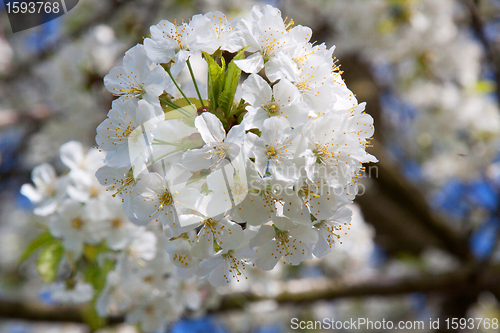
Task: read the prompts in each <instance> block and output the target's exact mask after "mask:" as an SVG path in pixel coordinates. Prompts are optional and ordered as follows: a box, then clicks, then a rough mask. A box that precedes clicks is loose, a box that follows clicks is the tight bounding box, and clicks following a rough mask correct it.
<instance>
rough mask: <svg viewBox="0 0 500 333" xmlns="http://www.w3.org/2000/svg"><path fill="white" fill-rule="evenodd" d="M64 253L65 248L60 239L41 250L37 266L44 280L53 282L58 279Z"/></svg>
mask: <svg viewBox="0 0 500 333" xmlns="http://www.w3.org/2000/svg"><path fill="white" fill-rule="evenodd" d="M63 253H64V249H63V247H62V245H61V242H60V241H57V242H54V243H52V244H50V245H48V246H47V247H45V248H44V249H43V250H42V252H40V255H39V256H38V260H37V265H36V268H37V271H38V274H40V278H41V279H42V281H43V282H45V283H51V282H53V281H54V280H55V279H56V277H57V269H58V268H59V262H60V261H61V258H62V255H63Z"/></svg>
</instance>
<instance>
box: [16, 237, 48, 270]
mask: <svg viewBox="0 0 500 333" xmlns="http://www.w3.org/2000/svg"><path fill="white" fill-rule="evenodd" d="M54 241H55V239H54V237H53V236H52V235H51V234H50V232H48V231H46V232H44V233H42V234H40V235H39V236H38V237H37V238H35V239H34V240H32V241H31V243H30V244H29V245H28V247H27V248H26V249H25V250H24V252H23V254H22V255H21V258H19V264H22V263H23V262H24V261H25V260H26V259H28V258H29V257H30V256H31V255H32V254H33V253H34V252H35V251H36V250H38V249H39V248H41V247H43V246H45V245H48V244H50V243H53V242H54Z"/></svg>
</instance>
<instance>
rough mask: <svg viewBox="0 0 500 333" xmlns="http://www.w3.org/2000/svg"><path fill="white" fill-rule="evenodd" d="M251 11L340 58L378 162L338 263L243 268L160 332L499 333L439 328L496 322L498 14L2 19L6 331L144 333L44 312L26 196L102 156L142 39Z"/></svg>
mask: <svg viewBox="0 0 500 333" xmlns="http://www.w3.org/2000/svg"><path fill="white" fill-rule="evenodd" d="M4 1H5V0H4ZM255 4H258V5H263V4H271V5H273V6H276V7H278V8H280V9H281V11H282V12H283V17H285V16H286V17H289V18H293V20H294V22H295V24H301V25H307V26H309V27H311V28H312V30H313V32H314V35H313V38H312V40H316V41H317V42H318V43H319V44H320V43H323V42H325V43H326V45H327V46H328V47H330V46H332V45H336V50H335V53H334V55H335V56H336V57H337V58H338V59H339V63H340V64H341V70H342V71H343V77H344V79H345V81H346V83H347V86H348V87H349V88H350V89H351V90H352V91H353V92H354V93H355V94H356V95H357V98H358V100H359V101H360V102H362V101H365V102H367V113H369V114H371V115H372V116H373V117H374V119H375V128H376V131H375V137H374V140H373V141H372V145H373V147H372V148H370V152H371V153H372V154H374V155H375V156H377V158H378V159H379V161H380V162H379V163H377V164H375V165H370V166H367V170H366V175H365V177H364V179H363V181H362V184H363V189H364V191H362V193H361V194H360V195H359V196H358V197H357V198H356V200H355V202H356V205H354V206H353V207H352V209H353V211H354V216H353V222H352V223H351V228H350V230H349V232H348V233H347V234H346V235H342V239H341V240H342V244H339V245H338V246H337V247H335V248H334V250H333V251H332V253H330V254H328V255H327V256H326V257H324V258H322V259H313V260H310V261H307V262H303V263H302V264H301V265H300V266H298V267H282V266H279V265H278V266H277V267H276V268H275V269H274V270H273V271H271V272H262V271H252V272H251V273H250V274H249V280H248V281H244V282H241V283H234V282H233V283H232V284H231V285H230V286H228V287H225V288H220V289H217V290H215V292H213V293H211V295H212V296H211V297H210V299H209V300H207V301H206V302H205V303H204V305H203V307H202V309H201V311H197V312H196V313H184V314H183V316H182V317H181V318H180V319H179V321H177V322H173V323H171V324H170V325H169V326H168V331H172V332H288V331H292V329H291V318H298V319H299V320H323V319H324V318H334V319H336V320H350V319H351V318H355V319H357V318H367V319H370V320H373V321H376V320H382V319H385V320H392V321H394V322H397V321H400V320H402V321H411V322H413V321H416V320H422V321H424V322H425V323H426V325H425V327H424V328H423V329H420V330H416V329H415V330H414V331H420V332H435V331H439V332H449V331H461V332H477V331H481V332H497V331H498V328H497V329H495V328H494V327H493V326H490V327H489V328H488V327H485V326H484V325H480V327H476V328H474V329H460V328H458V329H456V330H455V329H451V328H449V329H447V328H446V325H445V321H444V320H445V319H446V318H490V319H491V320H493V318H497V319H498V318H500V305H499V303H498V300H500V242H499V241H498V240H499V238H500V237H499V229H500V206H499V200H500V199H499V194H500V192H499V191H500V149H499V148H500V140H499V139H500V107H499V103H500V99H499V96H500V95H499V94H500V85H499V82H500V81H499V80H500V1H497V0H309V1H307V2H306V1H302V0H274V1H271V0H270V1H264V2H255V1H250V0H234V1H229V0H227V1H225V0H162V1H154V0H136V1H128V0H80V2H79V4H78V5H77V7H75V8H74V9H73V10H71V11H70V12H69V13H68V14H66V15H64V16H63V17H60V18H57V19H55V20H53V21H50V22H48V23H46V24H44V25H42V26H39V27H36V28H32V29H29V30H26V31H23V32H19V33H15V34H13V33H12V30H11V27H10V25H9V21H8V19H7V15H6V12H5V7H4V5H3V4H2V5H0V332H13V333H14V332H16V333H20V332H23V333H24V332H27V333H28V332H89V331H95V330H98V331H99V332H139V330H138V328H137V327H136V326H129V325H125V324H123V323H122V322H123V318H122V317H120V316H115V317H113V318H110V319H108V320H107V321H104V322H100V323H99V324H98V325H95V323H94V324H93V323H92V322H91V319H89V317H88V316H86V315H85V314H86V311H85V306H84V305H71V306H63V305H54V304H52V303H53V302H51V299H50V297H48V296H47V292H49V293H50V291H48V290H47V288H46V286H45V285H44V284H43V282H42V281H41V280H40V278H39V277H38V275H37V273H36V270H35V268H34V265H33V262H31V263H30V261H27V262H26V263H24V264H22V265H18V262H19V258H20V256H21V255H22V253H23V252H24V250H25V248H26V247H27V246H28V244H29V243H30V241H31V240H32V239H33V238H34V237H36V236H37V231H36V228H35V226H36V225H37V223H42V222H40V219H41V218H40V217H37V216H34V215H32V214H31V210H32V207H31V204H30V202H29V200H28V199H27V198H25V197H24V196H22V195H21V194H20V192H19V190H20V187H21V185H22V184H24V183H27V182H30V175H31V170H32V168H33V167H35V166H36V165H39V164H41V163H44V162H48V163H51V164H53V165H54V166H55V167H56V169H57V170H58V171H59V172H61V173H62V172H64V170H65V167H64V165H63V164H62V163H61V161H60V160H59V147H60V146H61V145H62V144H63V143H65V142H67V141H69V140H79V141H81V142H82V143H83V144H84V145H86V146H88V147H92V146H93V145H95V142H94V138H95V133H96V132H95V129H96V127H97V125H98V124H99V123H100V122H101V121H103V120H104V119H105V117H106V114H107V112H108V110H109V109H110V105H111V101H112V99H113V96H112V95H111V94H109V93H108V92H107V91H106V90H105V88H104V85H103V77H104V76H105V75H106V74H107V73H108V71H109V70H110V68H111V67H113V66H115V65H117V64H119V63H120V61H121V59H122V57H123V54H124V52H125V51H126V50H127V49H129V48H130V47H132V46H133V45H135V44H137V43H140V42H142V39H143V37H145V36H148V35H149V27H150V26H151V25H153V24H156V23H157V22H159V21H160V20H161V19H168V20H171V21H173V20H174V19H178V20H180V19H184V20H187V19H189V18H190V17H191V16H192V15H194V14H198V13H206V12H209V11H215V10H220V11H222V12H224V13H225V14H227V15H228V16H231V17H237V16H241V15H243V16H244V15H247V14H248V12H249V10H250V9H251V8H252V6H253V5H255ZM202 288H209V287H208V286H207V287H202ZM429 318H432V319H433V320H437V319H438V318H440V319H441V321H440V323H441V325H440V328H439V329H431V328H430V327H429V324H428V323H429ZM497 327H498V326H497ZM357 330H358V331H367V332H371V331H373V330H370V329H366V327H365V328H362V327H360V328H358V329H357ZM308 331H309V332H316V331H321V330H314V329H312V330H308ZM340 331H342V330H340ZM352 331H355V330H352ZM378 331H381V332H383V331H384V330H378ZM392 331H401V332H403V331H409V330H397V329H395V330H392Z"/></svg>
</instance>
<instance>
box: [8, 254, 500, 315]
mask: <svg viewBox="0 0 500 333" xmlns="http://www.w3.org/2000/svg"><path fill="white" fill-rule="evenodd" d="M476 270H477V267H476V266H475V265H472V264H470V265H465V266H463V267H461V268H459V269H457V270H453V271H450V272H447V273H442V274H433V273H422V274H420V275H418V276H414V277H402V278H389V279H388V278H380V277H378V278H374V279H372V280H371V281H369V282H360V283H346V282H337V281H332V280H331V279H304V280H290V281H287V282H285V286H284V288H283V291H282V292H281V293H280V294H278V295H277V296H276V297H266V296H260V295H256V294H254V293H236V294H231V295H227V296H224V297H223V298H222V300H221V303H220V305H219V307H218V308H216V309H214V310H213V312H225V311H231V310H238V309H243V308H244V307H245V306H247V305H249V304H250V303H252V302H259V301H268V300H273V301H276V302H277V303H279V304H309V303H313V302H316V301H319V300H335V299H340V298H353V297H354V298H357V297H373V296H398V295H404V294H410V293H416V292H418V293H425V294H449V295H455V294H458V293H460V292H461V291H464V290H467V291H468V292H471V291H474V292H479V291H480V290H490V291H492V292H498V291H499V289H500V286H499V285H498V281H499V280H500V265H496V266H489V267H487V268H486V269H485V270H484V271H483V274H482V275H481V278H480V279H478V280H477V281H476V283H475V284H474V285H472V286H471V285H470V276H471V274H472V273H473V272H474V271H476ZM81 312H82V307H77V306H72V307H70V306H56V307H54V306H47V305H43V304H35V303H30V304H25V303H16V302H8V301H0V318H9V319H23V320H34V321H58V322H60V321H66V322H68V321H71V322H83V321H84V320H83V318H82V315H81ZM121 321H123V318H121V317H115V318H111V320H110V323H119V322H121Z"/></svg>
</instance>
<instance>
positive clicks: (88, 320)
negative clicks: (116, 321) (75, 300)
mask: <svg viewBox="0 0 500 333" xmlns="http://www.w3.org/2000/svg"><path fill="white" fill-rule="evenodd" d="M94 303H95V302H92V304H89V305H88V306H86V307H85V308H84V309H83V310H82V312H81V313H82V317H83V321H84V322H85V324H87V326H88V327H89V328H90V330H91V331H92V332H93V331H96V330H98V329H100V328H103V327H105V326H106V325H107V320H106V319H105V318H101V317H99V315H98V314H97V310H96V309H95V304H94Z"/></svg>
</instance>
